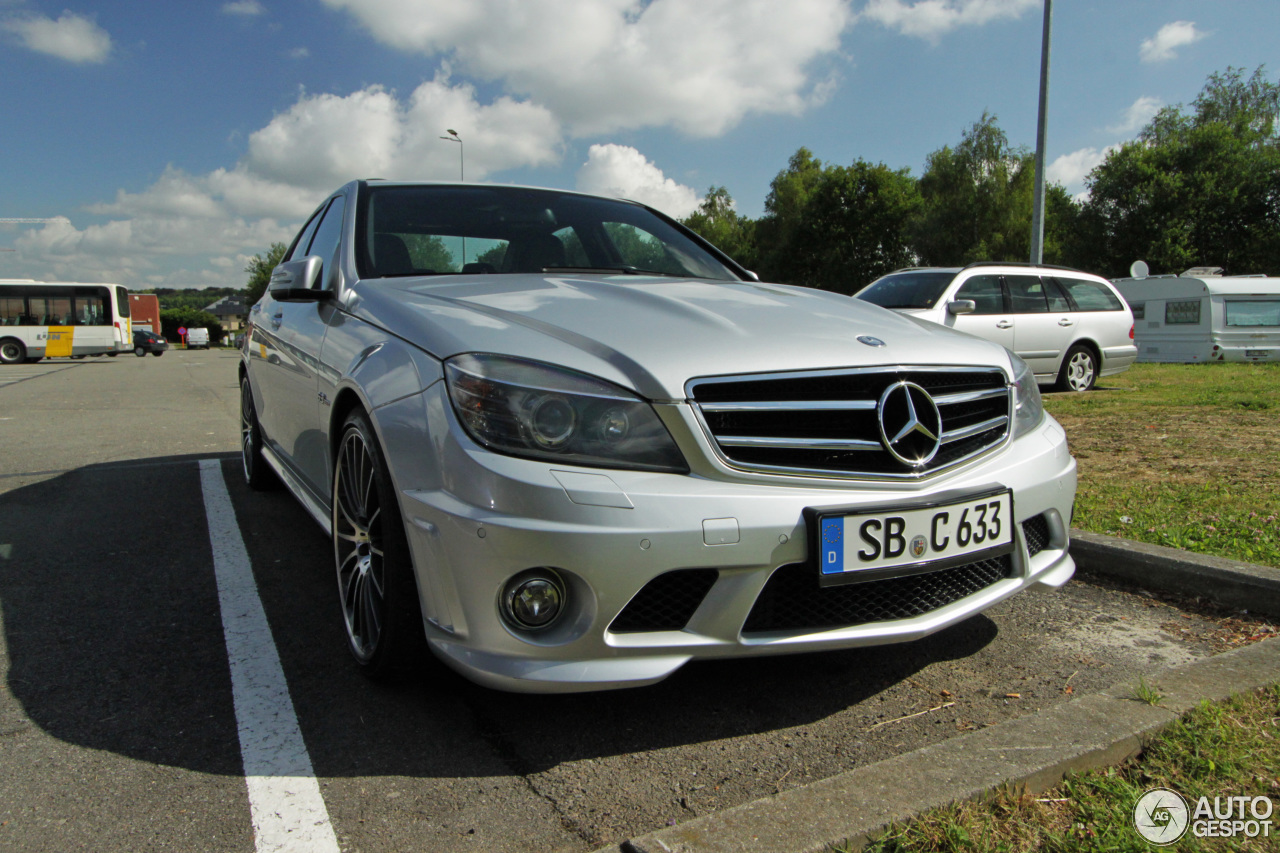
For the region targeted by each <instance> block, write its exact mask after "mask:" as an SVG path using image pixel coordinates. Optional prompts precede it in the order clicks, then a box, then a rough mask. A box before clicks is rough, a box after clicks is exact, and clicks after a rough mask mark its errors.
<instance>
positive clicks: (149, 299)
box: [129, 293, 160, 335]
mask: <svg viewBox="0 0 1280 853" xmlns="http://www.w3.org/2000/svg"><path fill="white" fill-rule="evenodd" d="M129 319H130V320H131V321H133V327H134V328H135V329H147V330H148V331H152V332H155V333H156V334H157V335H158V334H160V298H159V297H158V296H156V295H155V294H154V293H130V294H129Z"/></svg>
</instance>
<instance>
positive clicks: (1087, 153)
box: [1045, 145, 1120, 201]
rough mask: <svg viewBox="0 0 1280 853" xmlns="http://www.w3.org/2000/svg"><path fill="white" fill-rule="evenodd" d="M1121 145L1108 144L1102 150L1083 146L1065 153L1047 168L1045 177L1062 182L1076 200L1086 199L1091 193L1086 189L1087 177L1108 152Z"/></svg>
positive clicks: (1054, 181)
mask: <svg viewBox="0 0 1280 853" xmlns="http://www.w3.org/2000/svg"><path fill="white" fill-rule="evenodd" d="M1119 147H1120V146H1118V145H1108V146H1107V147H1105V148H1103V149H1102V150H1101V151H1099V150H1098V149H1097V148H1081V149H1080V150H1078V151H1072V152H1071V153H1070V154H1063V155H1062V156H1061V157H1058V158H1057V159H1056V160H1054V161H1053V162H1052V163H1050V164H1049V167H1048V168H1047V169H1045V178H1046V179H1047V180H1048V181H1050V182H1051V183H1056V184H1062V185H1063V186H1064V187H1066V189H1067V192H1069V193H1071V194H1072V196H1073V197H1074V198H1075V199H1076V201H1084V199H1086V198H1088V195H1089V194H1088V193H1087V192H1085V190H1084V185H1085V184H1084V182H1085V179H1086V178H1087V177H1089V173H1090V172H1092V171H1093V170H1094V169H1096V168H1097V167H1098V166H1099V164H1101V163H1102V161H1103V160H1106V159H1107V155H1108V154H1110V153H1111V152H1112V151H1114V150H1116V149H1117V148H1119Z"/></svg>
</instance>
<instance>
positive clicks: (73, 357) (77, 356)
mask: <svg viewBox="0 0 1280 853" xmlns="http://www.w3.org/2000/svg"><path fill="white" fill-rule="evenodd" d="M82 358H84V356H83V355H73V356H71V359H72V360H73V361H78V360H79V359H82Z"/></svg>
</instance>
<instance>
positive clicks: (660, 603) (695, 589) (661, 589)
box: [609, 569, 720, 634]
mask: <svg viewBox="0 0 1280 853" xmlns="http://www.w3.org/2000/svg"><path fill="white" fill-rule="evenodd" d="M719 576H720V572H719V571H717V570H716V569H679V570H677V571H674V572H667V573H665V574H661V575H658V576H657V577H656V578H654V579H653V580H651V581H649V582H648V583H647V584H645V585H644V588H643V589H641V590H640V591H639V592H638V593H636V596H635V598H633V599H631V601H630V602H628V603H627V606H626V607H624V608H622V612H621V613H619V614H618V615H617V616H616V617H614V620H613V624H611V625H610V626H609V630H610V631H612V632H613V633H615V634H636V633H640V632H642V631H680V630H683V629H684V626H685V625H687V624H688V623H689V620H690V619H691V618H692V617H693V612H694V611H695V610H697V609H698V605H700V604H702V599H704V598H706V597H707V593H708V592H710V591H711V587H713V586H715V583H716V578H718V577H719Z"/></svg>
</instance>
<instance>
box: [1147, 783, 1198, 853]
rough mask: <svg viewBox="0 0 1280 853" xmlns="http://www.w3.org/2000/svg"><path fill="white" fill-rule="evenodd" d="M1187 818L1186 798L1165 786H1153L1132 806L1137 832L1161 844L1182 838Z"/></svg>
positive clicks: (1188, 813) (1152, 841) (1189, 818)
mask: <svg viewBox="0 0 1280 853" xmlns="http://www.w3.org/2000/svg"><path fill="white" fill-rule="evenodd" d="M1190 820H1191V813H1190V811H1189V810H1188V809H1187V801H1186V800H1184V799H1182V795H1181V794H1179V793H1178V792H1176V791H1170V790H1169V789H1168V788H1152V789H1151V790H1150V791H1147V792H1146V793H1145V794H1143V795H1142V797H1141V798H1139V800H1138V804H1137V805H1136V806H1134V807H1133V825H1134V826H1135V827H1136V828H1137V830H1138V834H1140V835H1141V836H1142V837H1143V838H1145V839H1147V840H1148V841H1150V842H1151V843H1152V844H1158V845H1160V846H1161V847H1163V846H1164V845H1166V844H1172V843H1173V842H1175V841H1177V840H1178V839H1179V838H1181V837H1182V836H1183V834H1184V833H1186V831H1187V824H1188V823H1189V822H1190Z"/></svg>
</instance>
